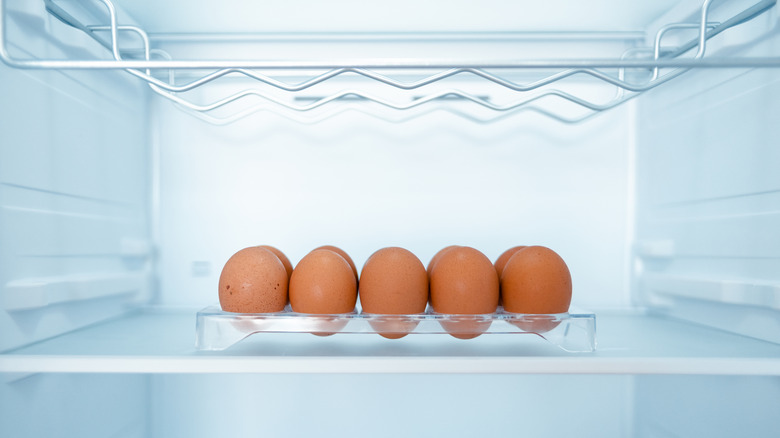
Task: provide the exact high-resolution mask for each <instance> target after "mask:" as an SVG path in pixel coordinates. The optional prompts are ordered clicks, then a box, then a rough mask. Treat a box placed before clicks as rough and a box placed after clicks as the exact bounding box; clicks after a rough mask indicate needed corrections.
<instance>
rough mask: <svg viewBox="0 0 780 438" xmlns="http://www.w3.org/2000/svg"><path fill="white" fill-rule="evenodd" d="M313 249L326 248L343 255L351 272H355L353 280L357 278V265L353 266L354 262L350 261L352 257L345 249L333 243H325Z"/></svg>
mask: <svg viewBox="0 0 780 438" xmlns="http://www.w3.org/2000/svg"><path fill="white" fill-rule="evenodd" d="M315 249H327V250H330V251H333V252H335V253H336V254H338V255H340V256H341V257H343V258H344V260H346V261H347V263H349V267H350V268H352V273H353V274H355V281H357V280H358V270H357V266H355V262H353V261H352V257H350V256H349V254H347V253H346V251H344V250H343V249H341V248H339V247H336V246H333V245H325V246H321V247H319V248H315Z"/></svg>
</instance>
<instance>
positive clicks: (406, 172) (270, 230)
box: [153, 101, 632, 307]
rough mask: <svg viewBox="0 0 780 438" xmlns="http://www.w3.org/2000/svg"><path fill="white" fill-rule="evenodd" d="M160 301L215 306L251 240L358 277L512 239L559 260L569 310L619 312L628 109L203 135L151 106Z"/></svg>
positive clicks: (273, 120) (175, 114)
mask: <svg viewBox="0 0 780 438" xmlns="http://www.w3.org/2000/svg"><path fill="white" fill-rule="evenodd" d="M153 115H154V118H155V120H156V121H157V122H156V126H157V129H156V131H155V132H154V135H155V137H156V138H155V142H156V143H157V144H158V148H159V151H160V160H159V161H160V169H159V174H160V210H159V218H160V237H161V240H160V274H161V285H162V288H161V289H162V295H161V304H166V305H198V306H205V305H208V304H213V303H215V302H216V300H217V290H216V285H217V279H218V277H219V273H220V270H221V268H222V266H223V265H224V263H225V261H227V259H228V258H229V257H230V255H232V254H233V253H234V252H236V251H237V250H239V249H241V248H244V247H247V246H253V245H260V244H269V245H273V246H276V247H278V248H279V249H281V250H282V251H283V252H285V253H286V254H287V256H288V257H289V258H290V259H291V261H292V262H293V264H295V263H297V262H298V260H300V259H301V258H302V257H303V256H304V255H305V254H306V253H307V252H309V251H311V250H312V249H314V248H316V247H318V246H321V245H325V244H332V245H336V246H339V247H341V248H343V249H344V250H345V251H347V253H349V254H350V255H351V257H352V258H353V259H354V260H355V263H356V264H357V266H358V269H360V267H361V266H362V265H363V263H364V262H365V260H366V259H367V258H368V257H369V256H370V255H371V254H372V253H373V252H374V251H376V250H378V249H380V248H383V247H386V246H401V247H405V248H407V249H409V250H410V251H412V252H413V253H415V254H416V255H417V256H418V257H419V258H420V259H421V261H422V263H424V264H426V265H427V263H428V261H429V260H430V258H431V257H432V256H433V255H434V253H435V252H436V251H438V250H439V249H441V248H444V247H445V246H448V245H452V244H458V245H469V246H473V247H475V248H477V249H479V250H481V251H482V252H483V253H485V254H486V255H487V256H488V257H489V258H490V259H491V260H495V259H496V258H497V257H498V255H499V254H501V252H503V251H504V250H506V249H508V248H510V247H512V246H515V245H520V244H526V245H530V244H538V245H546V246H549V247H550V248H553V249H554V250H556V251H558V252H559V253H560V254H561V255H562V256H563V258H564V259H565V260H566V261H567V262H568V264H569V266H570V267H571V269H572V276H573V278H574V298H573V303H574V305H575V306H580V307H625V306H627V305H628V303H629V296H628V289H627V278H628V277H627V267H626V264H625V260H626V259H627V254H628V246H627V238H628V220H629V216H630V214H629V209H630V205H629V199H630V191H631V189H632V188H631V185H630V178H629V171H630V165H629V162H628V159H629V156H630V151H631V147H632V144H631V126H632V121H631V119H630V117H629V116H630V107H623V108H619V109H617V110H616V111H613V112H610V113H608V114H604V116H603V117H599V118H597V119H594V120H592V121H591V123H588V124H583V125H577V126H565V125H562V124H560V123H557V122H551V121H546V120H544V119H543V118H542V117H540V116H538V115H535V114H529V115H528V116H527V117H522V116H521V117H519V118H506V119H501V120H498V121H494V122H491V123H486V124H485V123H477V122H473V121H469V120H464V119H463V118H461V117H459V116H457V115H453V114H451V113H449V112H445V111H440V112H434V113H430V114H426V115H424V116H423V117H419V118H415V119H412V120H409V121H406V122H404V123H402V124H396V123H391V122H387V121H385V120H382V119H378V118H376V117H371V116H368V115H365V114H361V113H358V112H345V113H342V114H339V115H337V116H335V117H333V118H331V119H327V120H325V121H322V122H319V123H314V124H308V125H306V124H301V123H298V122H295V121H291V120H289V119H287V118H285V117H282V116H280V115H275V114H273V113H271V112H263V113H262V114H259V115H254V116H252V117H250V118H247V119H245V120H242V121H240V122H238V123H235V124H233V125H231V126H229V127H222V126H212V125H209V124H205V123H203V122H202V121H200V120H198V119H196V118H193V117H191V116H190V115H187V114H185V113H183V112H182V111H180V110H178V109H177V108H175V107H174V106H173V105H172V104H170V103H169V102H165V101H155V102H154V104H153Z"/></svg>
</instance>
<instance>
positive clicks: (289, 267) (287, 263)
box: [260, 245, 293, 280]
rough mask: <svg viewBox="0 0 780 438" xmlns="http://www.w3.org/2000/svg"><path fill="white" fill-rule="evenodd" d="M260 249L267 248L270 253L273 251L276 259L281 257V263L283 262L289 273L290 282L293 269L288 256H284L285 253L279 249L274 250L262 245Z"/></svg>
mask: <svg viewBox="0 0 780 438" xmlns="http://www.w3.org/2000/svg"><path fill="white" fill-rule="evenodd" d="M260 248H265V249H267V250H268V251H271V252H272V253H274V254H275V255H276V257H279V261H280V262H282V264H283V265H284V269H285V270H286V271H287V279H288V280H289V278H290V276H291V275H292V271H293V267H292V263H290V259H288V258H287V256H286V255H284V253H283V252H281V251H279V250H278V249H276V248H274V247H273V246H270V245H260Z"/></svg>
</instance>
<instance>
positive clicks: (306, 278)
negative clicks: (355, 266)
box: [290, 249, 357, 336]
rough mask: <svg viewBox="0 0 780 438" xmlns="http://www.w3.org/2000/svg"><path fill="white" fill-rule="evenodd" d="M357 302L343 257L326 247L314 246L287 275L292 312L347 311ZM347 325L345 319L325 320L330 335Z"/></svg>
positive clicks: (355, 283) (327, 312)
mask: <svg viewBox="0 0 780 438" xmlns="http://www.w3.org/2000/svg"><path fill="white" fill-rule="evenodd" d="M356 302H357V281H356V280H355V276H354V275H353V274H352V269H351V268H350V266H349V263H347V261H346V260H344V258H343V257H342V256H340V255H339V254H337V253H335V252H333V251H330V250H327V249H315V250H314V251H312V252H310V253H309V254H307V255H306V256H305V257H304V258H303V259H301V261H300V262H298V265H297V266H296V267H295V269H294V270H293V273H292V277H290V306H291V307H292V310H293V311H294V312H299V313H312V314H338V313H349V312H352V311H353V310H354V309H355V303H356ZM346 324H347V321H346V320H338V319H337V320H333V319H330V320H328V322H327V324H324V325H325V326H327V327H323V328H324V329H327V330H328V331H327V332H326V331H318V332H315V333H314V334H317V335H322V336H326V335H330V334H333V332H336V331H339V330H340V329H341V328H343V327H344V326H345V325H346Z"/></svg>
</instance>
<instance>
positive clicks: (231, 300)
mask: <svg viewBox="0 0 780 438" xmlns="http://www.w3.org/2000/svg"><path fill="white" fill-rule="evenodd" d="M287 285H288V283H287V271H285V269H284V265H283V264H282V262H281V261H279V258H278V257H277V256H276V255H274V253H272V252H271V251H269V250H267V249H265V248H260V247H251V248H244V249H242V250H241V251H238V252H237V253H235V254H233V256H232V257H230V259H228V261H227V263H225V266H224V267H223V268H222V274H221V275H220V276H219V304H220V306H222V310H224V311H226V312H239V313H270V312H281V311H282V310H284V306H285V305H286V304H287Z"/></svg>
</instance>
